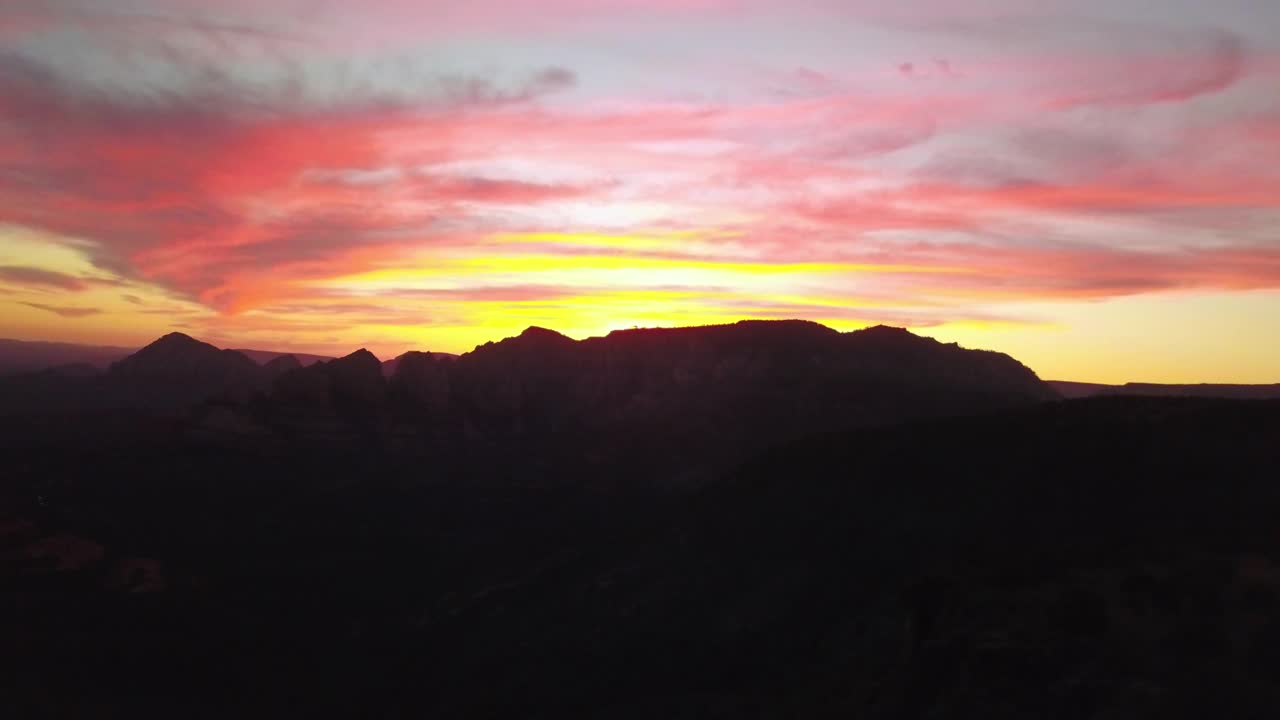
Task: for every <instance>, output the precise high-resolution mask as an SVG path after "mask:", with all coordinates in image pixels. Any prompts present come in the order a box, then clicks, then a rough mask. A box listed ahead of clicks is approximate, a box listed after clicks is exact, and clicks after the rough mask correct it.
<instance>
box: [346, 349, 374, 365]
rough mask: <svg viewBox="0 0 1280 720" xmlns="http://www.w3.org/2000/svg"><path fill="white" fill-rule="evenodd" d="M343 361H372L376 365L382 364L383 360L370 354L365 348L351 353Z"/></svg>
mask: <svg viewBox="0 0 1280 720" xmlns="http://www.w3.org/2000/svg"><path fill="white" fill-rule="evenodd" d="M342 359H343V360H360V361H361V362H363V361H365V360H366V359H372V360H373V361H374V362H376V363H381V362H382V361H381V360H379V359H378V356H377V355H374V354H373V353H371V352H369V351H368V350H366V349H365V348H360V349H359V350H357V351H355V352H353V353H351V354H350V355H347V356H345V357H343V358H342Z"/></svg>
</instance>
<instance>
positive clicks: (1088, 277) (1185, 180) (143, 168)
mask: <svg viewBox="0 0 1280 720" xmlns="http://www.w3.org/2000/svg"><path fill="white" fill-rule="evenodd" d="M743 318H806V319H811V320H816V321H819V322H823V323H825V324H828V325H831V326H832V327H835V328H838V329H841V330H848V329H854V328H858V327H863V326H866V325H870V324H877V323H886V324H892V325H903V326H906V327H909V328H912V329H913V330H915V331H916V332H918V333H921V334H925V335H930V336H933V337H937V338H939V339H941V340H945V341H948V342H949V341H959V342H960V343H961V344H963V345H965V346H968V347H982V348H992V349H997V350H1001V351H1004V352H1008V353H1010V354H1012V355H1014V356H1015V357H1017V358H1018V359H1019V360H1022V361H1023V362H1024V363H1026V364H1027V365H1029V366H1031V367H1032V368H1033V369H1034V370H1036V371H1037V372H1038V373H1039V374H1040V375H1041V377H1046V378H1052V379H1064V380H1082V381H1099V382H1123V381H1128V380H1145V381H1153V382H1197V381H1206V382H1280V3H1277V2H1268V1H1265V0H1222V1H1219V2H1212V3H1210V2H1204V1H1203V0H1073V1H1071V2H1067V1H1065V0H1062V1H1060V2H1059V1H1053V0H1048V1H1042V2H1014V1H1013V0H991V1H989V2H983V1H981V0H920V1H918V2H885V1H883V0H878V1H876V2H871V1H869V0H686V1H683V2H678V1H677V0H538V1H536V2H535V1H533V0H528V1H524V0H466V1H459V2H442V1H438V0H361V1H359V2H355V1H344V2H339V1H337V0H332V1H326V0H218V1H217V2H215V1H214V0H65V1H61V0H0V337H10V338H19V339H40V340H59V341H71V342H84V343H92V344H110V345H128V346H132V345H139V344H142V343H145V342H148V341H150V340H152V339H154V338H155V337H157V336H159V335H161V334H164V333H166V332H169V331H171V330H180V331H183V332H187V333H189V334H191V335H195V336H197V337H200V338H203V339H206V340H209V341H211V342H214V343H217V344H221V345H229V346H234V347H257V348H264V349H281V350H298V351H315V352H328V353H346V352H349V351H351V350H353V349H355V348H357V347H368V348H370V349H372V350H374V351H375V352H376V353H378V354H380V355H382V356H384V357H390V356H392V355H394V354H397V353H399V352H401V351H403V350H406V349H409V348H418V349H429V350H440V351H450V352H462V351H465V350H468V349H470V348H471V347H473V346H475V345H476V344H477V343H480V342H484V341H486V340H495V339H500V338H502V337H505V336H508V335H513V334H516V333H518V332H519V331H520V330H521V329H523V328H524V327H526V326H529V325H541V326H545V327H550V328H555V329H557V330H560V331H561V332H564V333H566V334H568V335H571V336H574V337H586V336H589V335H596V334H603V333H605V332H608V331H609V330H612V329H617V328H625V327H631V326H636V325H639V326H659V325H661V326H669V325H700V324H708V323H721V322H730V321H735V320H738V319H743Z"/></svg>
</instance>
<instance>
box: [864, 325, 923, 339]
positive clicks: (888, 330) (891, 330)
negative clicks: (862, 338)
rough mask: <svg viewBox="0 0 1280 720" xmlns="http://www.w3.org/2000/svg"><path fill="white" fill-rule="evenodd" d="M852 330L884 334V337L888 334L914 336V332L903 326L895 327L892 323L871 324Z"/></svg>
mask: <svg viewBox="0 0 1280 720" xmlns="http://www.w3.org/2000/svg"><path fill="white" fill-rule="evenodd" d="M853 332H854V333H855V334H868V335H884V336H886V337H889V336H896V337H905V336H907V335H910V336H912V337H915V336H916V335H915V333H913V332H911V331H910V330H908V329H906V328H904V327H896V326H894V325H872V326H871V327H868V328H863V329H861V330H854V331H853Z"/></svg>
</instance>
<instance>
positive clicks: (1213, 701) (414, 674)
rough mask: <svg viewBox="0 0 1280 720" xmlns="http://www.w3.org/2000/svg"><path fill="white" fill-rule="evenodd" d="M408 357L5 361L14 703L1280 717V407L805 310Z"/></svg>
mask: <svg viewBox="0 0 1280 720" xmlns="http://www.w3.org/2000/svg"><path fill="white" fill-rule="evenodd" d="M246 361H247V363H248V364H246ZM388 375H389V377H384V372H383V368H382V365H381V363H379V361H378V359H377V358H374V357H373V356H372V355H370V354H368V353H363V352H360V353H355V354H353V355H351V356H348V357H346V358H342V359H339V360H336V361H332V362H328V363H317V364H314V365H312V366H310V367H306V368H302V367H300V366H299V364H294V363H290V362H288V361H286V360H280V361H273V364H268V365H259V364H258V363H256V362H253V361H252V360H250V359H249V358H247V357H246V356H244V355H243V354H239V353H234V352H233V351H221V350H218V349H217V348H213V347H211V346H207V345H203V344H200V343H198V342H196V341H194V340H191V339H190V338H185V336H169V337H167V338H165V339H162V340H161V341H159V342H158V343H157V344H156V345H153V346H152V347H151V348H150V349H149V350H144V351H142V352H140V353H138V354H136V355H135V356H133V358H132V359H131V360H129V361H123V362H121V363H118V364H117V365H115V366H114V367H113V368H112V369H111V370H110V371H108V372H107V373H105V374H102V375H92V376H87V377H83V376H68V375H61V374H57V373H54V374H47V373H46V374H44V375H41V377H42V378H43V383H44V384H38V383H35V382H34V381H33V380H32V376H24V377H23V378H20V379H18V380H10V381H9V382H8V384H3V383H0V407H5V408H8V411H7V414H6V415H5V416H4V417H0V424H2V425H3V427H2V428H0V430H2V431H3V432H2V433H0V451H2V452H4V454H5V457H6V463H5V467H6V476H5V479H4V480H3V481H0V508H3V511H0V587H2V588H3V591H0V602H3V603H4V608H3V615H2V617H3V618H4V620H3V621H0V628H2V629H0V636H3V637H4V639H5V648H6V652H5V654H4V658H5V660H4V666H3V667H0V673H2V674H0V678H3V679H0V706H3V707H5V708H12V711H11V713H10V714H11V715H12V716H14V717H94V718H97V717H137V716H139V715H160V714H164V715H165V716H181V717H193V718H201V717H210V718H214V717H216V718H221V717H295V716H317V715H320V716H341V717H350V716H359V717H431V716H440V717H468V718H485V717H492V718H539V717H545V718H563V717H593V718H594V717H610V718H653V717H664V718H686V717H687V718H705V717H725V718H739V717H759V718H766V717H768V718H773V717H862V718H983V719H984V720H985V719H990V718H1064V719H1065V718H1200V717H1206V716H1214V717H1232V718H1255V717H1256V718H1263V717H1266V718H1270V717H1274V709H1275V708H1276V707H1280V682H1278V681H1277V680H1276V678H1277V677H1280V519H1277V518H1280V486H1277V484H1276V482H1275V478H1276V467H1277V463H1278V461H1280V402H1274V401H1242V400H1218V399H1205V398H1153V397H1097V398H1089V399H1081V400H1070V401H1063V400H1061V399H1060V398H1059V395H1058V393H1056V392H1055V391H1053V390H1052V389H1051V388H1050V387H1048V386H1047V385H1045V384H1044V383H1042V382H1040V381H1039V380H1038V379H1037V378H1036V377H1035V376H1034V374H1033V373H1031V372H1030V371H1029V370H1027V369H1026V368H1025V367H1023V366H1021V365H1020V364H1018V363H1017V362H1016V361H1013V360H1011V359H1010V358H1008V357H1006V356H1003V355H998V354H995V353H977V352H973V351H967V350H962V349H960V348H956V347H954V346H947V345H941V344H938V343H935V342H933V341H930V340H925V339H922V338H917V337H915V336H912V335H910V334H909V333H906V332H905V331H900V330H894V329H890V328H876V329H872V330H868V331H862V332H859V333H850V334H839V333H835V332H833V331H830V330H827V329H826V328H822V327H821V326H815V325H812V324H808V323H746V324H739V325H734V326H725V327H722V328H697V329H680V330H664V331H628V332H626V333H615V334H614V335H611V336H609V337H608V338H599V339H593V340H587V341H581V342H575V341H572V340H569V339H568V338H564V337H563V336H560V335H557V334H555V333H551V332H550V331H544V330H537V329H531V330H530V331H527V332H526V333H525V334H523V335H521V336H520V337H518V338H512V339H509V340H506V341H503V342H501V343H495V344H489V345H486V346H482V347H481V348H477V350H476V351H474V352H473V353H468V354H466V355H463V356H461V357H458V358H453V357H450V356H434V355H427V354H421V355H415V354H411V355H408V356H404V357H402V358H400V359H399V362H398V364H397V365H396V366H395V367H394V369H393V371H392V372H391V373H389V374H388ZM42 397H43V398H53V400H52V401H45V404H43V405H42V404H41V402H42V401H41V398H42Z"/></svg>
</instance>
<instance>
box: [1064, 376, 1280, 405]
mask: <svg viewBox="0 0 1280 720" xmlns="http://www.w3.org/2000/svg"><path fill="white" fill-rule="evenodd" d="M1048 385H1049V386H1050V387H1052V388H1053V389H1054V390H1057V391H1058V392H1059V393H1060V394H1061V395H1062V397H1064V398H1068V399H1072V398H1085V397H1096V396H1116V395H1128V396H1141V397H1199V398H1222V399H1233V400H1275V399H1280V383H1276V384H1274V385H1229V384H1213V383H1201V384H1196V385H1162V384H1157V383H1126V384H1124V385H1099V384H1097V383H1081V382H1065V381H1060V380H1050V381H1049V382H1048Z"/></svg>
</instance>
